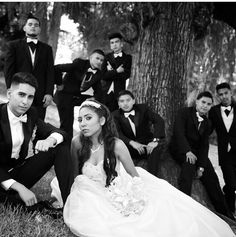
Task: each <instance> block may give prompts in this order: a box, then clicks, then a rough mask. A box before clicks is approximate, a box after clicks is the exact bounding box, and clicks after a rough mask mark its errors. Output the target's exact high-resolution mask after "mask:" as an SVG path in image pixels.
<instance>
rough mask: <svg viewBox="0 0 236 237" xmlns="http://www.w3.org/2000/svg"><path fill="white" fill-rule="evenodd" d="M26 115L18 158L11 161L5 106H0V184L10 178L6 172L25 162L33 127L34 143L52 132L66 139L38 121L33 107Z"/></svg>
mask: <svg viewBox="0 0 236 237" xmlns="http://www.w3.org/2000/svg"><path fill="white" fill-rule="evenodd" d="M26 114H27V122H26V123H23V133H24V142H23V144H22V147H21V151H20V157H19V158H18V159H17V160H16V159H12V158H11V153H12V135H11V129H10V123H9V119H8V113H7V104H0V153H1V156H0V183H1V182H2V181H4V180H7V179H10V178H11V177H10V174H9V173H8V172H7V171H8V170H9V169H11V168H13V167H15V166H18V165H20V164H22V163H23V162H24V161H25V158H26V157H27V154H28V146H29V141H30V139H31V137H32V133H33V130H34V128H35V126H37V129H36V137H35V141H36V140H41V139H46V138H47V137H48V136H49V135H50V134H51V133H53V132H58V133H60V134H62V135H63V137H64V140H65V139H67V138H66V134H65V133H64V132H62V131H61V130H59V129H57V128H55V127H53V126H52V125H50V124H47V123H45V122H43V121H42V120H41V119H38V116H37V111H36V109H34V108H33V107H32V108H30V109H29V110H28V111H27V113H26Z"/></svg>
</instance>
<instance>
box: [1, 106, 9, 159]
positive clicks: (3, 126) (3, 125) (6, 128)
mask: <svg viewBox="0 0 236 237" xmlns="http://www.w3.org/2000/svg"><path fill="white" fill-rule="evenodd" d="M1 116H2V118H1V121H0V123H1V129H2V132H3V135H4V138H5V144H6V150H7V156H8V157H9V158H10V157H11V151H12V137H11V127H10V123H9V119H8V114H7V104H5V105H3V106H2V111H1Z"/></svg>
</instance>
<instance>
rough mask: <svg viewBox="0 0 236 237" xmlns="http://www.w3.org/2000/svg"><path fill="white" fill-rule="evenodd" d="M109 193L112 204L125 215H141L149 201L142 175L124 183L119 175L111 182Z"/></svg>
mask: <svg viewBox="0 0 236 237" xmlns="http://www.w3.org/2000/svg"><path fill="white" fill-rule="evenodd" d="M107 193H108V197H109V199H110V201H111V203H112V205H113V206H114V207H115V208H116V209H117V210H118V211H119V212H120V213H121V214H122V215H124V216H130V215H140V214H141V213H142V212H143V210H144V207H145V205H146V202H147V197H146V195H145V193H144V184H143V182H142V180H141V178H140V177H134V178H132V179H131V180H130V181H129V182H128V183H126V184H125V185H124V184H123V183H122V182H121V178H120V176H118V177H116V178H115V179H114V180H113V181H112V182H111V184H110V186H109V188H108V189H107Z"/></svg>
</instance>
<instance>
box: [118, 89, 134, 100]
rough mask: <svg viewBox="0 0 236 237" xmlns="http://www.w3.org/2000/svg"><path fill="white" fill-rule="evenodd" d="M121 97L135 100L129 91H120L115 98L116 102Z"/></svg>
mask: <svg viewBox="0 0 236 237" xmlns="http://www.w3.org/2000/svg"><path fill="white" fill-rule="evenodd" d="M122 95H129V96H131V97H132V99H134V98H135V97H134V94H133V93H132V92H131V91H129V90H122V91H120V92H119V94H118V96H117V100H119V98H120V97H121V96H122Z"/></svg>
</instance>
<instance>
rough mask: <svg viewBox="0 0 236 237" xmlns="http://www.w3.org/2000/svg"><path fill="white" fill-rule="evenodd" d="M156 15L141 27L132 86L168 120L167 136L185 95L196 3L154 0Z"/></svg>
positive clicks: (137, 95) (138, 98)
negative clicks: (156, 0) (158, 1)
mask: <svg viewBox="0 0 236 237" xmlns="http://www.w3.org/2000/svg"><path fill="white" fill-rule="evenodd" d="M152 7H153V10H154V13H153V15H154V16H153V19H152V20H151V22H150V23H149V24H148V26H147V27H146V28H144V29H141V31H140V37H139V40H138V43H137V50H136V55H135V56H134V63H133V72H132V73H133V77H132V78H133V80H131V82H130V86H131V88H132V91H133V92H134V94H135V96H136V97H137V100H138V102H142V103H144V102H145V103H146V102H147V103H148V104H149V106H151V107H152V108H153V109H154V110H155V111H158V112H159V113H160V114H161V116H162V117H163V118H164V119H165V121H166V131H167V137H168V138H169V136H170V131H171V128H172V122H173V120H174V115H175V114H176V111H177V109H179V108H180V107H181V106H183V104H184V101H185V99H186V91H187V89H186V87H187V78H186V74H187V62H188V55H189V50H190V48H191V47H192V40H193V33H192V31H191V22H192V19H193V14H194V9H195V4H194V3H173V2H168V3H163V2H162V3H152Z"/></svg>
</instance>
